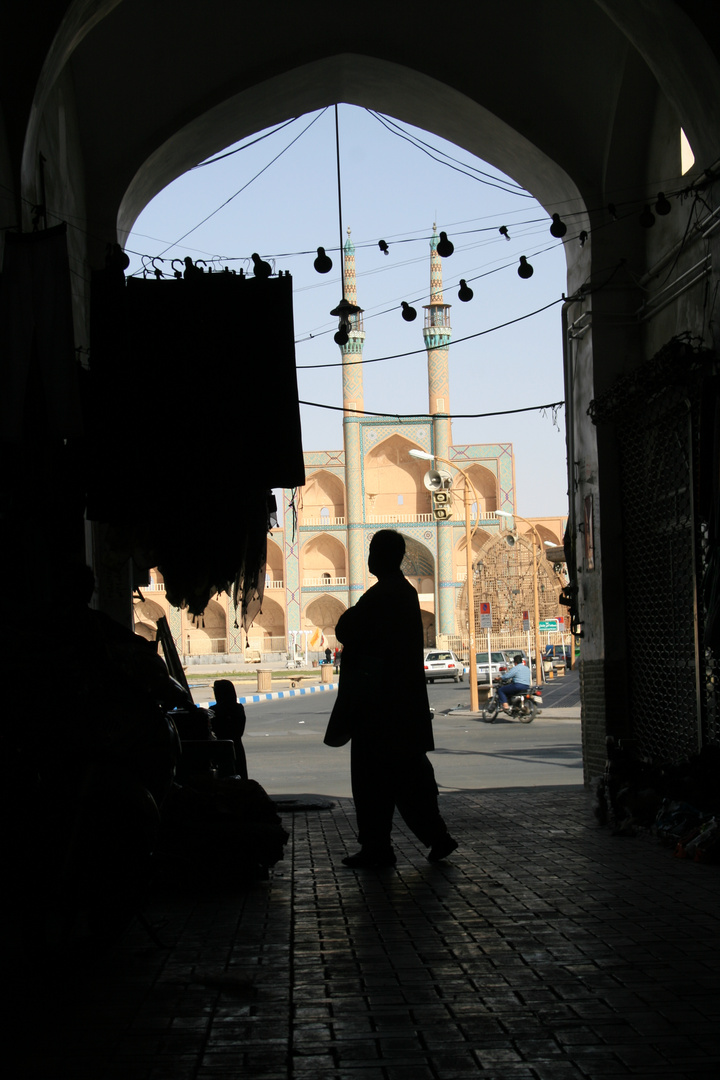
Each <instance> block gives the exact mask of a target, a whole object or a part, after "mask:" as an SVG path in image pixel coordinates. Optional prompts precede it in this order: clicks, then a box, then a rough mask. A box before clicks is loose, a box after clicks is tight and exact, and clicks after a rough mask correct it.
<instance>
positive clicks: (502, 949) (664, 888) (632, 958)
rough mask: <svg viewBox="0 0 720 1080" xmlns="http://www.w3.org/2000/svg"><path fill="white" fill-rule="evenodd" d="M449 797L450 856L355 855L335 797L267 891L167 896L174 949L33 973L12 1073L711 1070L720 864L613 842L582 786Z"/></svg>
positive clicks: (318, 1075) (346, 818)
mask: <svg viewBox="0 0 720 1080" xmlns="http://www.w3.org/2000/svg"><path fill="white" fill-rule="evenodd" d="M441 799H442V810H443V814H444V815H445V816H446V818H447V820H448V821H449V823H450V825H451V828H452V831H453V833H454V834H455V835H457V836H458V839H459V840H460V848H459V849H458V852H457V853H456V854H454V855H453V857H452V858H451V859H449V860H448V861H447V862H446V863H444V864H438V865H430V864H429V863H428V862H427V860H426V858H425V853H424V850H423V849H422V848H421V847H420V846H419V845H418V843H417V841H416V840H415V839H414V838H413V837H412V836H411V835H410V834H409V833H408V832H407V830H406V829H405V827H404V825H402V823H397V825H396V837H397V845H396V846H397V851H398V867H397V869H396V870H387V871H382V872H379V873H372V872H355V871H349V870H347V869H346V868H345V867H342V866H341V858H342V857H343V855H344V854H345V853H346V852H347V851H348V850H355V849H356V841H355V828H354V820H353V815H352V804H351V801H350V800H347V799H337V800H335V804H334V805H333V806H332V808H330V809H328V810H323V811H321V812H319V811H313V812H312V813H311V812H302V811H298V812H296V813H294V814H292V815H286V816H285V819H284V822H285V827H286V828H288V831H289V832H290V833H291V839H290V842H289V844H288V848H287V851H286V857H285V859H284V861H283V862H282V863H279V864H278V866H277V867H276V868H275V870H274V872H273V874H272V875H271V878H270V880H269V881H267V882H261V883H255V884H252V885H250V886H248V887H246V888H244V889H235V888H233V889H222V888H221V889H215V890H214V889H213V887H210V886H209V885H207V884H205V883H202V882H199V883H196V887H195V889H194V891H193V889H192V888H189V887H188V888H186V889H185V891H184V892H182V893H181V894H178V893H177V892H173V891H172V890H171V889H160V888H158V889H157V890H156V893H155V895H154V896H153V898H152V901H151V905H150V909H149V912H148V914H149V917H150V920H151V922H153V923H158V924H159V923H161V922H162V923H163V930H162V934H163V937H164V939H165V940H166V941H167V943H168V945H167V948H165V949H158V948H156V947H155V945H154V944H152V943H151V942H149V939H148V938H147V935H145V933H144V931H143V930H142V928H141V927H139V926H136V927H133V928H131V930H130V931H129V932H128V934H127V935H126V938H125V939H124V941H123V942H122V943H121V944H120V946H119V948H118V949H117V951H116V952H115V953H114V954H112V955H111V956H109V957H107V958H106V962H105V963H100V964H96V965H94V966H93V967H91V968H90V969H83V970H81V971H78V972H74V971H68V969H67V967H65V968H63V969H62V970H61V971H59V972H56V973H55V974H54V975H52V976H44V975H43V977H42V978H38V973H37V972H36V971H34V970H30V969H28V968H27V966H23V965H22V964H20V965H18V968H19V975H18V977H17V978H15V977H14V976H13V979H12V982H11V985H12V987H13V991H14V998H15V1005H14V1007H13V1015H15V1014H16V1015H17V1017H18V1022H17V1025H16V1028H17V1037H18V1039H19V1040H21V1041H22V1045H23V1046H25V1047H27V1048H28V1049H27V1050H26V1053H25V1055H24V1061H23V1068H24V1071H22V1070H21V1071H20V1072H16V1073H15V1075H18V1076H20V1077H22V1078H23V1080H36V1078H37V1080H55V1078H56V1077H57V1078H58V1080H59V1078H60V1077H61V1076H65V1075H72V1076H73V1077H75V1078H76V1080H85V1078H86V1077H87V1078H88V1080H116V1078H117V1080H120V1078H122V1080H165V1078H168V1080H169V1078H170V1077H172V1078H173V1080H186V1078H187V1080H191V1078H192V1080H221V1078H222V1077H228V1078H230V1077H233V1080H237V1077H238V1076H239V1075H244V1076H245V1075H247V1076H252V1077H253V1080H292V1078H297V1080H301V1078H303V1080H304V1078H306V1077H307V1078H309V1080H310V1078H311V1080H431V1078H432V1080H437V1078H438V1077H441V1078H442V1080H465V1078H467V1077H478V1076H482V1077H483V1080H493V1078H495V1080H526V1078H530V1077H533V1078H534V1080H593V1078H597V1080H614V1078H620V1077H624V1078H627V1077H642V1078H644V1080H656V1078H657V1080H664V1078H667V1080H685V1078H687V1080H709V1078H710V1077H712V1078H713V1080H715V1078H716V1077H717V1076H718V1075H720V1060H719V1059H718V1054H717V1042H716V1038H715V1030H716V1025H717V1024H718V1022H720V984H719V983H718V979H717V970H718V967H719V966H720V935H719V934H718V930H719V924H718V912H717V900H716V897H717V886H718V869H717V867H713V866H707V865H704V866H697V865H695V864H688V863H684V862H682V861H680V860H675V859H674V858H673V857H672V852H671V851H670V850H669V849H666V848H662V847H660V846H659V845H656V844H654V843H653V842H652V841H647V840H632V839H627V838H623V839H618V838H614V837H612V836H610V835H609V833H608V832H606V831H604V830H602V829H600V828H599V827H598V826H597V824H596V822H595V820H594V818H593V815H592V799H591V797H590V796H589V795H588V794H587V793H586V792H585V791H584V790H583V789H581V788H568V787H565V788H562V789H532V790H518V789H514V790H506V791H503V790H491V791H475V792H472V791H462V792H456V793H452V794H445V793H444V794H443V795H442V796H441ZM38 1025H39V1031H38V1030H36V1029H37V1028H38ZM12 1028H13V1025H12V1024H11V1025H10V1030H12Z"/></svg>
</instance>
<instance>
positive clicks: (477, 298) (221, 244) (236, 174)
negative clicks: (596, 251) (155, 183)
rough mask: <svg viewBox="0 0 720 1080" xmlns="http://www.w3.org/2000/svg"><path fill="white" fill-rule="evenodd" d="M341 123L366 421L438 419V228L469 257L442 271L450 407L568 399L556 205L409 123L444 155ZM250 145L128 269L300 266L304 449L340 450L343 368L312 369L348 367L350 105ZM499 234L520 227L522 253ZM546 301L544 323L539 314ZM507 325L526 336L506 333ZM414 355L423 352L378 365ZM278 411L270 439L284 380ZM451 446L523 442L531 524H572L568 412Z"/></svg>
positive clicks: (493, 424)
mask: <svg viewBox="0 0 720 1080" xmlns="http://www.w3.org/2000/svg"><path fill="white" fill-rule="evenodd" d="M338 112H339V141H340V176H341V190H342V216H343V230H346V229H347V227H348V226H349V227H350V228H351V230H352V239H353V242H354V243H355V246H356V269H357V287H358V303H359V305H360V306H361V307H362V308H363V310H364V313H365V314H364V320H365V332H366V339H365V351H364V358H365V359H366V360H373V361H377V362H373V363H368V364H367V365H366V366H365V369H364V388H365V407H366V409H368V410H372V411H376V412H387V413H390V414H397V413H400V414H407V413H426V412H427V411H428V392H427V363H426V354H425V351H424V348H423V341H422V305H423V304H424V303H427V301H428V299H429V286H430V257H429V251H430V249H429V237H430V235H431V232H432V226H433V223H434V222H436V223H437V227H438V230H440V229H442V230H444V231H445V232H446V233H447V234H448V237H449V238H450V240H451V241H452V242H453V244H454V246H455V251H454V253H453V255H452V256H451V257H450V258H447V259H444V260H443V281H444V289H445V302H446V303H450V304H452V308H451V311H450V318H451V324H452V329H453V340H454V341H456V342H457V344H454V345H452V346H451V350H450V410H451V412H452V413H454V414H458V413H464V414H477V413H487V412H496V411H497V412H499V411H502V410H508V409H517V408H524V407H535V406H541V405H544V404H546V403H550V402H556V401H561V400H562V399H563V396H564V392H563V373H562V339H561V333H560V307H561V305H560V303H559V301H560V299H561V295H562V293H563V291H565V290H566V279H565V255H564V249H563V245H562V242H560V241H557V240H554V239H553V238H552V237H551V236H550V233H549V226H550V219H549V217H548V215H547V213H546V211H545V210H544V209H543V208H542V207H540V206H539V205H538V203H537V202H535V200H534V199H533V198H531V197H530V196H529V193H528V192H523V191H522V190H521V189H519V188H518V187H517V185H515V184H514V182H513V181H512V180H508V178H505V179H504V180H503V177H502V174H501V173H498V172H497V170H495V169H493V168H492V167H491V166H488V165H486V164H484V163H483V162H481V161H480V160H479V159H477V158H475V157H473V156H472V155H470V154H467V153H466V152H465V151H463V150H461V149H460V148H459V147H457V146H454V145H453V144H451V143H446V142H444V141H443V140H442V139H439V138H437V136H435V135H429V134H428V133H427V132H424V131H422V130H420V129H416V128H411V127H409V126H408V125H404V124H403V125H400V128H401V133H402V134H405V135H408V136H413V137H414V138H415V139H420V140H423V141H424V142H425V143H426V144H427V147H426V148H425V149H426V150H427V149H428V148H430V152H431V153H432V154H433V157H431V156H430V155H429V153H428V152H425V150H421V149H419V148H417V146H415V145H411V143H410V142H409V141H408V140H407V139H406V138H403V137H402V134H401V133H398V131H397V129H394V128H393V129H391V130H388V127H386V126H384V125H383V124H382V123H381V122H380V121H379V120H378V119H377V118H376V117H375V116H374V115H373V114H371V113H370V112H369V111H367V110H366V109H362V108H358V107H355V106H350V105H341V106H340V107H339V110H338ZM390 119H391V118H390ZM312 121H314V122H312ZM386 123H387V121H386ZM393 123H396V122H395V121H393ZM308 125H310V126H308ZM304 129H306V130H304ZM303 130H304V134H303ZM298 136H299V138H298ZM255 138H257V136H255ZM293 140H296V141H295V142H294V143H293ZM252 141H253V140H252V139H247V140H244V142H243V143H241V144H238V145H239V146H245V148H244V149H242V150H240V151H239V152H238V153H234V154H232V155H231V156H228V157H226V158H224V159H223V160H220V161H217V162H215V163H213V164H209V165H206V166H203V167H201V168H196V169H194V170H192V171H190V172H188V173H186V174H185V175H184V176H182V177H180V178H179V179H178V180H177V181H175V182H174V183H173V184H171V185H170V186H168V187H167V188H166V189H165V190H164V191H162V192H161V193H160V194H159V195H158V196H157V197H156V198H155V199H154V200H153V201H152V202H151V203H150V204H149V205H148V206H147V207H146V209H145V210H144V211H143V213H142V214H141V215H140V217H139V218H138V220H137V221H136V223H135V226H134V228H133V231H132V233H131V235H130V237H129V239H128V243H127V249H128V253H129V254H130V255H131V265H130V269H129V272H130V273H133V272H139V271H140V270H141V268H142V265H143V263H142V260H141V259H140V255H141V254H142V255H145V256H161V257H162V258H163V259H164V260H165V261H164V262H162V263H160V262H157V263H156V265H157V266H159V267H160V268H161V269H162V270H163V271H164V272H165V273H168V274H169V273H171V267H170V260H171V259H172V258H179V259H182V258H184V257H185V256H186V255H190V256H191V257H192V258H193V259H203V260H205V261H206V262H208V263H210V262H211V260H213V259H215V260H216V265H217V267H218V268H222V267H223V266H224V265H229V266H230V267H231V268H233V269H238V268H239V267H241V266H243V267H244V268H245V269H246V272H251V268H252V264H251V262H250V255H251V254H252V253H253V252H259V253H260V254H261V255H262V257H263V258H264V259H267V260H268V261H269V262H270V263H271V264H272V265H273V266H274V269H275V270H276V271H279V270H283V271H289V272H290V273H291V275H292V278H293V293H294V319H295V336H296V342H297V344H296V359H297V365H298V387H299V396H300V399H301V400H304V401H307V402H312V403H314V404H313V405H304V406H302V410H301V413H302V430H303V446H304V449H305V450H323V449H339V448H341V447H342V413H341V412H335V411H330V410H327V409H324V408H320V407H317V406H320V405H334V406H338V405H341V404H342V376H341V371H340V368H339V367H331V368H327V369H319V370H317V369H312V368H310V367H306V366H305V365H312V364H327V363H338V362H339V360H340V352H339V349H338V347H337V345H336V344H335V342H334V341H333V334H334V332H335V330H336V329H337V322H336V320H335V319H334V318H333V317H332V316H330V314H329V312H330V310H331V309H332V308H334V307H335V306H336V304H337V303H338V301H339V300H340V297H341V295H342V287H341V279H340V259H339V257H338V250H337V249H338V246H339V242H340V232H339V222H338V182H337V160H336V141H335V111H334V109H327V110H326V111H324V112H317V113H311V114H307V115H305V116H302V117H298V118H297V120H295V121H294V122H293V123H292V124H290V125H288V126H286V127H284V128H283V129H282V130H276V131H274V132H273V133H272V134H270V135H269V136H268V137H267V138H265V139H263V140H262V141H260V142H257V143H256V144H255V145H253V146H248V145H247V144H248V143H250V142H252ZM291 143H292V145H290V144H291ZM442 153H444V154H447V155H450V156H451V157H452V159H453V160H452V161H448V159H447V158H443V157H442ZM277 155H280V156H279V157H278V159H277V160H276V161H274V162H273V159H274V158H276V157H277ZM434 158H439V159H440V160H439V161H438V160H434ZM271 163H272V164H271ZM470 166H471V167H472V168H473V169H475V170H477V169H482V170H483V171H484V172H485V173H487V174H489V176H490V177H491V178H495V179H494V180H488V177H481V178H480V180H479V179H477V178H476V174H475V173H473V174H472V175H466V173H465V172H461V171H459V170H460V169H461V168H464V169H466V170H467V171H470V170H469V167H470ZM261 170H263V171H262V172H261ZM259 173H260V175H259V176H258V175H257V174H259ZM481 180H484V181H485V182H481ZM492 184H499V185H500V186H491V185H492ZM246 185H247V186H246ZM242 188H244V190H241V189H242ZM216 211H217V212H216ZM209 215H211V216H209ZM205 218H208V220H206V221H204V223H203V224H200V222H203V219H205ZM197 226H199V227H197ZM500 226H506V227H507V231H508V233H509V235H510V240H509V241H508V240H506V239H505V238H504V236H502V235H501V234H500V233H499V231H498V230H499V228H500ZM190 230H192V231H191V232H190ZM188 232H189V235H187V236H185V238H184V239H182V240H180V237H183V236H184V234H186V233H188ZM381 239H384V240H385V241H386V242H387V244H388V246H389V254H388V255H387V256H385V255H383V254H382V253H381V251H380V249H379V248H378V246H377V245H378V240H381ZM177 241H180V242H179V243H176V242H177ZM320 245H322V246H323V247H324V248H325V249H326V251H327V252H328V254H329V255H330V257H331V258H332V260H333V269H332V271H331V272H330V273H328V274H325V275H319V274H318V273H317V272H316V271H315V270H314V268H313V261H314V259H315V256H316V249H317V247H318V246H320ZM520 255H526V256H527V257H528V260H529V261H530V262H531V264H532V266H533V267H534V271H535V272H534V274H533V276H532V277H531V278H530V279H529V280H522V279H521V278H519V277H518V274H517V266H518V260H519V257H520ZM225 260H230V261H229V263H226V261H225ZM146 265H148V266H149V264H148V263H147V261H146ZM460 278H465V279H466V280H467V282H468V284H469V285H470V287H471V288H472V290H473V292H474V297H473V299H472V301H470V302H469V303H462V302H461V301H460V300H459V299H458V297H457V292H458V283H459V280H460ZM403 300H405V301H407V302H409V303H411V304H413V305H414V306H415V307H417V309H418V318H417V319H416V320H415V321H414V322H412V323H408V322H405V321H404V320H403V318H402V317H401V307H400V305H401V301H403ZM547 305H550V306H549V307H548V308H547V310H546V311H544V312H542V313H540V314H536V315H532V316H530V317H527V318H526V316H529V315H530V313H531V312H534V311H538V310H539V309H541V308H544V307H546V306H547ZM515 320H517V321H515ZM503 323H511V325H509V326H507V327H505V328H503V329H494V328H495V327H498V326H500V324H503ZM268 332H269V333H270V330H269V331H268ZM473 335H475V336H473ZM460 338H467V339H468V340H465V341H459V339H460ZM240 348H241V350H243V349H244V344H243V343H242V342H240ZM247 348H248V349H249V350H251V352H252V355H253V358H254V362H257V363H260V364H262V363H263V355H262V342H260V343H258V342H257V341H255V340H254V341H252V342H248V343H247ZM413 350H418V351H416V352H413ZM408 352H410V353H412V355H409V356H404V357H402V358H398V359H381V358H384V357H390V356H393V355H394V354H396V353H408ZM266 404H267V408H268V424H269V427H270V429H271V430H272V380H271V379H270V381H269V383H268V397H267V402H266ZM276 434H277V435H278V437H282V433H281V432H278V433H276ZM453 440H454V442H456V443H484V442H511V443H513V447H514V451H515V468H516V481H517V510H518V513H520V514H522V515H525V516H540V515H545V514H565V513H567V477H566V465H565V413H564V409H560V410H559V412H558V413H557V417H556V419H555V420H554V418H553V415H552V412H551V411H549V412H546V413H545V414H542V413H541V412H540V411H538V410H535V411H532V412H527V413H520V414H517V415H514V416H513V415H505V416H502V415H500V416H494V417H487V418H484V419H460V418H458V419H455V420H453Z"/></svg>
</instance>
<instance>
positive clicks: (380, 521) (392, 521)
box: [365, 514, 433, 525]
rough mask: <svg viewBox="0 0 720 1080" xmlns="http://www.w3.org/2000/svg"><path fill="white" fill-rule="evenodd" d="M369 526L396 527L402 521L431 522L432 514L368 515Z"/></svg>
mask: <svg viewBox="0 0 720 1080" xmlns="http://www.w3.org/2000/svg"><path fill="white" fill-rule="evenodd" d="M365 520H366V521H367V523H368V524H369V525H398V524H400V523H401V522H403V521H432V520H433V516H432V514H368V515H367V517H366V518H365Z"/></svg>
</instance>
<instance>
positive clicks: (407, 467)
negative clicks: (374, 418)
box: [363, 432, 431, 520]
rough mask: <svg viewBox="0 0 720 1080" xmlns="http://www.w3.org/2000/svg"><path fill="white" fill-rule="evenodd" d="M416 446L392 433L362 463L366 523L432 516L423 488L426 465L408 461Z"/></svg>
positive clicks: (425, 463)
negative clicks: (373, 520)
mask: <svg viewBox="0 0 720 1080" xmlns="http://www.w3.org/2000/svg"><path fill="white" fill-rule="evenodd" d="M411 449H418V447H417V443H415V442H413V441H412V440H410V439H408V438H407V437H406V436H405V435H401V434H399V433H397V432H394V433H393V434H391V435H388V436H387V437H386V438H384V439H381V440H380V441H379V442H378V444H377V445H376V446H374V447H373V448H372V450H370V451H369V452H368V453H367V454H366V455H365V461H364V463H363V470H364V486H365V514H366V519H369V520H372V519H373V518H374V517H383V518H384V517H388V518H389V519H390V520H392V518H393V517H395V516H396V517H397V518H399V519H402V518H403V517H408V516H409V517H412V518H417V516H418V514H428V513H430V512H431V506H430V493H429V492H428V491H427V490H426V488H425V486H424V484H423V476H424V475H425V473H426V472H427V469H428V463H427V462H423V461H418V460H416V459H415V458H411V457H410V455H409V453H408V451H409V450H411Z"/></svg>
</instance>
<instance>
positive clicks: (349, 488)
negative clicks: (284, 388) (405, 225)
mask: <svg viewBox="0 0 720 1080" xmlns="http://www.w3.org/2000/svg"><path fill="white" fill-rule="evenodd" d="M343 259H344V264H343V265H344V275H343V292H344V297H345V299H346V300H347V301H348V303H350V304H355V305H357V280H356V277H355V245H354V244H353V242H352V240H351V239H350V229H348V237H347V240H346V241H345V248H344V252H343ZM364 344H365V332H364V330H363V317H362V311H358V312H357V314H355V315H351V316H350V333H349V338H348V342H347V344H346V345H341V346H340V352H341V354H342V361H343V368H342V373H343V409H344V413H343V443H344V447H345V498H346V500H347V510H346V514H345V520H346V525H347V552H348V598H349V605H350V606H352V604H354V603H355V601H356V600H357V599H358V598H359V597H360V596H361V595H362V592H363V588H364V583H365V546H364V542H363V492H362V457H361V454H362V448H361V446H360V430H361V429H360V422H359V421H360V414H362V411H363V409H364V407H365V406H364V399H363V368H362V351H363V345H364Z"/></svg>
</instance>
